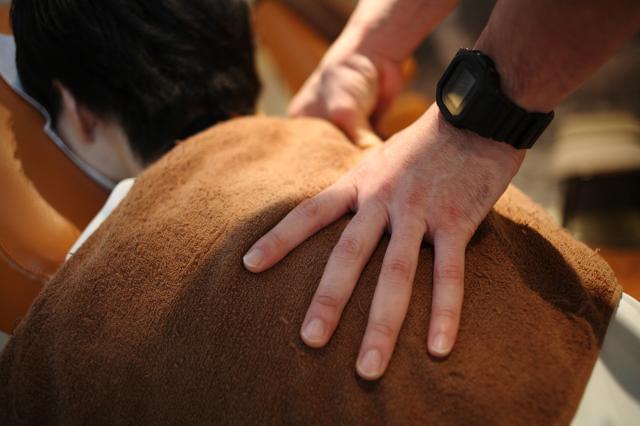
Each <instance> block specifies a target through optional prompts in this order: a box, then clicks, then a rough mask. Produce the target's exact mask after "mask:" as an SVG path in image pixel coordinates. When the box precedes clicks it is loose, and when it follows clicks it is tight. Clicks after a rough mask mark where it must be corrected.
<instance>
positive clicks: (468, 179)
mask: <svg viewBox="0 0 640 426" xmlns="http://www.w3.org/2000/svg"><path fill="white" fill-rule="evenodd" d="M454 6H455V2H453V1H439V2H436V1H424V0H423V1H419V0H386V1H382V0H362V1H361V2H360V3H359V5H358V7H357V9H356V11H355V12H354V15H353V17H352V18H351V19H350V21H349V23H348V25H347V27H346V28H345V30H344V32H343V33H342V34H341V36H340V38H339V39H338V40H337V41H336V43H335V44H334V46H333V47H332V48H331V49H330V51H329V52H328V53H327V56H326V57H325V58H324V60H323V61H322V63H321V64H320V66H319V68H318V69H317V70H316V71H315V72H314V74H313V75H312V76H311V77H310V78H309V80H308V81H307V83H306V84H305V86H304V87H303V88H302V89H301V91H300V92H299V93H298V94H297V96H296V97H295V99H294V100H293V101H292V103H291V106H290V113H291V115H293V116H298V115H311V116H318V117H323V118H326V119H328V120H330V121H332V122H334V123H335V124H336V125H337V126H339V127H341V128H342V129H343V130H344V131H345V133H346V134H347V135H349V136H350V137H351V138H352V139H354V142H356V143H358V141H359V140H360V139H361V138H362V136H363V135H365V134H366V132H367V131H368V128H369V123H370V120H372V119H373V120H375V118H376V117H377V116H378V115H379V114H380V113H381V112H382V111H384V110H385V109H386V108H387V107H388V105H389V103H390V102H391V100H392V99H393V97H394V96H395V95H396V94H397V93H398V92H399V90H400V88H401V84H400V63H401V62H402V60H403V59H404V58H405V57H406V56H407V55H409V54H410V52H411V51H412V50H413V49H414V48H415V46H416V45H417V44H418V43H419V42H420V41H421V40H422V38H424V37H425V36H426V35H427V34H428V33H429V32H431V30H432V29H433V28H434V27H435V26H436V25H437V24H438V23H439V22H440V20H441V19H442V18H444V17H445V16H446V15H447V14H448V13H449V12H450V11H451V9H452V8H453V7H454ZM639 28H640V3H638V2H637V1H634V0H606V1H605V0H582V1H578V0H564V1H560V2H559V1H557V0H535V1H534V0H510V1H499V2H498V3H497V5H496V7H495V8H494V11H493V13H492V15H491V18H490V20H489V22H488V24H487V26H486V28H485V29H484V31H483V32H482V34H481V36H480V38H479V40H478V41H477V43H476V45H475V47H474V48H476V49H479V50H481V51H483V52H484V53H486V54H488V55H489V56H490V57H491V58H492V59H493V60H494V61H495V63H496V66H497V67H498V71H499V73H500V75H501V79H502V80H501V84H502V90H503V92H504V93H505V94H506V95H507V96H508V97H509V98H510V99H511V100H512V101H514V102H515V103H517V104H518V105H520V106H521V107H523V108H525V109H527V110H529V111H541V112H546V111H549V110H551V109H553V108H555V107H556V106H557V105H558V104H559V103H560V102H561V101H562V100H563V99H564V98H566V97H567V96H568V95H569V94H570V93H571V92H572V91H574V90H575V89H576V88H577V87H578V86H579V85H580V84H581V83H582V82H583V81H584V80H586V78H587V77H588V76H589V75H591V74H592V73H593V72H594V71H595V70H596V69H597V68H598V67H599V66H600V65H601V64H602V63H603V62H605V60H606V59H607V58H608V57H610V56H611V55H612V54H613V53H614V52H615V51H616V50H617V49H618V48H619V47H621V46H622V45H623V44H624V42H625V41H626V40H628V39H629V38H630V37H631V36H632V35H633V34H634V33H635V32H636V31H638V29H639ZM524 156H525V152H524V151H518V150H516V149H514V148H512V147H511V146H509V145H507V144H503V143H498V142H496V141H493V140H490V139H486V138H482V137H480V136H478V135H476V134H474V133H473V132H470V131H466V130H459V129H456V128H454V127H452V126H451V125H449V124H448V123H447V122H446V121H445V120H444V118H443V116H442V115H441V113H440V112H439V110H438V108H437V106H435V105H433V106H432V107H431V108H430V109H429V110H428V111H427V112H426V113H425V114H424V115H423V116H422V117H421V118H420V119H418V120H417V121H416V122H415V123H413V124H412V125H411V126H409V127H408V128H407V129H405V130H403V131H402V132H400V133H398V134H396V135H394V136H393V137H392V138H390V139H389V140H388V141H387V142H386V143H385V144H384V145H383V146H381V147H377V148H373V149H372V150H371V151H370V153H369V155H367V156H366V158H365V159H364V160H363V161H362V162H361V163H360V164H359V165H357V166H356V167H355V168H354V169H353V170H351V171H350V172H348V173H347V174H346V175H345V176H343V177H342V178H341V179H340V180H339V181H338V182H336V183H335V184H334V185H332V186H331V187H329V188H327V189H326V190H324V191H323V192H321V193H319V194H318V195H316V196H315V197H313V198H311V199H309V200H306V201H305V202H303V203H302V204H300V205H299V206H298V207H296V208H295V209H294V210H293V211H292V212H291V213H289V214H288V215H287V216H286V217H285V218H284V219H283V220H282V221H281V222H280V223H279V224H278V225H276V226H275V227H274V228H273V229H272V230H271V231H269V232H268V233H267V234H266V235H265V236H263V237H262V238H260V239H259V240H258V241H257V242H256V243H255V244H254V246H253V247H252V248H251V249H250V250H249V252H248V253H247V255H246V256H245V258H244V263H245V266H246V267H247V269H249V270H250V271H253V272H261V271H264V270H266V269H268V268H269V267H271V266H273V265H274V264H275V263H277V262H278V261H280V260H281V259H282V258H283V257H285V256H286V255H287V254H288V253H289V252H290V251H291V250H293V249H294V248H295V247H296V246H297V245H298V244H300V243H301V242H303V241H304V240H305V239H307V238H309V237H310V236H311V235H313V234H314V233H315V232H317V231H318V230H320V229H322V228H323V227H324V226H326V225H328V224H329V223H331V222H333V221H334V220H336V219H338V218H339V217H341V216H342V215H344V214H346V213H347V212H349V211H353V212H355V213H356V214H355V216H354V218H353V219H352V221H351V222H350V223H349V225H348V226H347V228H346V229H345V231H344V233H343V234H342V236H341V238H340V240H339V241H338V243H337V244H336V246H335V248H334V250H333V252H332V254H331V256H330V257H329V259H328V262H327V266H326V268H325V272H324V275H323V277H322V279H321V281H320V283H319V285H318V289H317V291H316V293H315V296H314V298H313V300H312V302H311V305H310V307H309V309H308V312H307V315H306V318H305V320H304V322H303V324H302V329H301V336H302V339H303V340H304V342H305V343H306V344H307V345H309V346H311V347H316V348H318V347H322V346H324V345H326V344H327V342H328V341H329V339H330V338H331V336H332V334H333V332H334V330H335V329H336V327H337V326H338V323H339V321H340V316H341V313H342V311H343V309H344V307H345V305H346V303H347V302H348V300H349V297H350V296H351V293H352V291H353V289H354V287H355V285H356V283H357V280H358V278H359V276H360V274H361V272H362V269H363V268H364V265H365V264H366V262H367V261H368V259H369V257H370V256H371V254H372V252H373V250H374V248H375V247H376V245H377V244H378V241H379V239H380V237H381V236H382V234H383V232H385V230H386V231H387V232H389V233H390V234H391V241H390V244H389V247H388V249H387V252H386V255H385V258H384V261H383V265H382V269H381V273H380V277H379V280H378V284H377V287H376V291H375V295H374V299H373V302H372V305H371V310H370V314H369V320H368V325H367V329H366V331H365V334H364V337H363V340H362V345H361V348H360V353H359V356H358V360H357V363H356V370H357V372H358V374H359V375H360V376H361V377H362V378H364V379H367V380H376V379H379V378H380V377H381V376H382V375H383V374H384V371H385V370H386V368H387V366H388V364H389V361H390V359H391V356H392V354H393V349H394V347H395V343H396V340H397V337H398V334H399V332H400V329H401V327H402V323H403V321H404V318H405V315H406V312H407V309H408V306H409V302H410V298H411V291H412V287H413V279H414V275H415V271H416V267H417V262H418V252H419V247H420V244H421V243H422V241H423V240H426V241H427V242H429V243H431V244H433V246H434V250H435V260H434V262H435V264H434V289H433V292H434V294H433V306H432V315H431V320H430V324H429V338H428V342H427V345H428V350H429V352H430V354H431V355H432V356H436V357H445V356H447V355H448V354H449V353H450V352H451V350H452V348H453V345H454V343H455V340H456V337H457V333H458V328H459V323H460V315H461V311H462V301H463V295H464V256H465V249H466V246H467V243H468V242H469V240H470V238H471V236H472V235H473V233H474V232H475V230H476V229H477V227H478V225H479V224H480V222H481V221H482V220H483V219H484V218H485V216H486V215H487V213H488V212H489V210H490V209H491V207H492V206H493V204H494V203H495V202H496V201H497V199H498V198H499V197H500V195H501V194H502V193H503V192H504V190H505V189H506V187H507V186H508V184H509V182H510V181H511V179H512V178H513V176H514V175H515V173H516V172H517V171H518V169H519V167H520V164H521V163H522V161H523V159H524Z"/></svg>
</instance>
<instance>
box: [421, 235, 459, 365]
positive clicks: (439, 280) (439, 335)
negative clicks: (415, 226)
mask: <svg viewBox="0 0 640 426" xmlns="http://www.w3.org/2000/svg"><path fill="white" fill-rule="evenodd" d="M434 245H435V260H434V268H433V304H432V309H431V324H430V327H429V342H428V347H429V352H430V353H431V355H433V356H436V357H444V356H447V355H449V353H450V352H451V349H452V348H453V344H454V343H455V340H456V337H457V335H458V328H459V325H460V312H461V310H462V299H463V296H464V254H465V248H466V242H465V241H464V240H463V239H459V238H456V237H452V236H447V237H441V238H436V239H435V241H434Z"/></svg>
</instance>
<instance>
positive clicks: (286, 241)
mask: <svg viewBox="0 0 640 426" xmlns="http://www.w3.org/2000/svg"><path fill="white" fill-rule="evenodd" d="M355 196H356V191H355V187H354V186H353V184H352V183H351V182H350V180H348V179H340V180H339V181H338V182H336V183H335V184H333V185H332V186H330V187H329V188H327V189H325V190H324V191H322V192H321V193H319V194H318V195H316V196H314V197H312V198H309V199H307V200H305V201H303V202H302V203H300V204H298V206H297V207H296V208H295V209H293V210H292V211H291V212H290V213H289V214H288V215H287V216H286V217H285V218H284V219H282V220H281V221H280V223H278V224H277V225H276V226H275V227H274V228H273V229H272V230H271V231H269V232H268V233H267V234H265V235H264V236H263V237H262V238H260V239H259V240H258V241H257V242H256V243H255V244H254V245H253V247H251V249H249V251H248V252H247V254H246V255H245V256H244V258H243V259H242V260H243V262H244V265H245V267H246V268H247V269H248V270H249V271H251V272H262V271H264V270H265V269H268V268H270V267H271V266H273V265H274V264H276V263H278V262H279V261H280V260H281V259H282V258H283V257H285V256H286V255H287V254H288V253H289V252H290V251H291V250H293V249H294V248H296V247H297V246H298V244H300V243H302V242H303V241H304V240H306V239H307V238H309V237H310V236H311V235H313V234H315V233H316V232H318V230H320V229H322V228H324V227H325V226H327V225H328V224H330V223H331V222H333V221H335V220H336V219H338V218H339V217H340V216H342V215H343V214H345V213H346V212H347V211H348V210H349V207H350V205H351V203H352V201H353V200H354V198H355Z"/></svg>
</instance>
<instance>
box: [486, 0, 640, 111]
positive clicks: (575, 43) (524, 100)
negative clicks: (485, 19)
mask: <svg viewBox="0 0 640 426" xmlns="http://www.w3.org/2000/svg"><path fill="white" fill-rule="evenodd" d="M639 29H640V2H638V1H637V0H563V1H558V0H509V1H504V0H503V1H498V2H497V4H496V6H495V8H494V10H493V13H492V15H491V18H490V19H489V23H488V24H487V26H486V28H485V29H484V31H483V32H482V34H481V36H480V38H479V39H478V42H477V43H476V46H475V48H476V49H479V50H481V51H482V52H484V53H486V54H487V55H489V56H490V57H491V58H493V60H494V61H495V62H496V66H497V68H498V71H499V73H500V75H501V78H502V82H501V84H502V89H503V91H504V92H505V93H506V94H507V96H509V97H510V98H511V99H512V100H513V101H515V102H516V103H517V104H519V105H520V106H521V107H523V108H525V109H528V110H532V111H549V110H552V109H553V108H555V107H556V106H557V105H558V104H559V103H560V102H561V101H562V100H563V99H564V98H566V97H567V96H568V95H569V94H570V93H571V92H573V91H574V90H575V89H576V88H578V86H580V85H581V84H582V83H583V82H584V81H585V80H586V79H587V78H588V77H589V76H590V75H591V74H592V73H593V72H594V71H595V70H596V69H597V68H598V67H599V66H600V65H602V64H603V63H604V62H605V61H606V60H607V59H608V58H609V57H610V56H611V55H612V54H613V53H614V52H615V51H616V50H617V49H619V48H620V47H621V46H622V45H623V44H624V43H625V42H626V41H627V40H629V39H630V38H631V37H632V36H633V34H634V33H635V32H636V31H638V30H639ZM619 83H620V84H625V82H619Z"/></svg>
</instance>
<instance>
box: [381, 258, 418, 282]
mask: <svg viewBox="0 0 640 426" xmlns="http://www.w3.org/2000/svg"><path fill="white" fill-rule="evenodd" d="M383 270H384V278H385V279H386V280H389V281H390V282H391V283H392V284H399V285H403V284H404V285H406V284H409V283H410V281H411V275H412V272H413V271H412V270H411V265H410V264H409V262H407V261H406V260H404V259H399V258H396V259H391V260H389V261H387V262H386V263H385V265H384V268H383Z"/></svg>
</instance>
